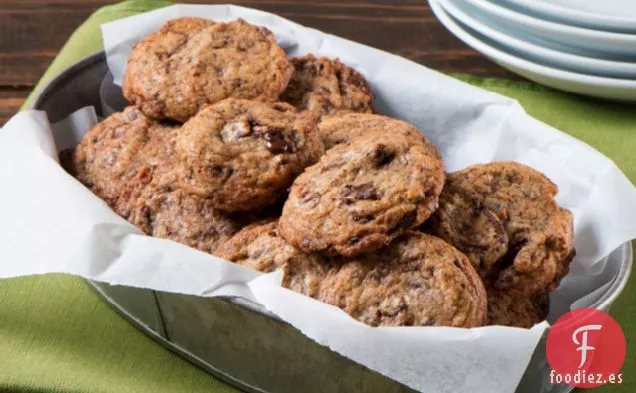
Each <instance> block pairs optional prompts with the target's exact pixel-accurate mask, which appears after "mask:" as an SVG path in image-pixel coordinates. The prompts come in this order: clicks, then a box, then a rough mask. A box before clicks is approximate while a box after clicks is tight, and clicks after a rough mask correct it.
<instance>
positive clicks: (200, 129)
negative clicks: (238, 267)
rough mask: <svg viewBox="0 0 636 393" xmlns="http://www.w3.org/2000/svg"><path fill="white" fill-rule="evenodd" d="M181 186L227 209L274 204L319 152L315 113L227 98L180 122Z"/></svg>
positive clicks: (320, 146)
mask: <svg viewBox="0 0 636 393" xmlns="http://www.w3.org/2000/svg"><path fill="white" fill-rule="evenodd" d="M177 151H178V153H179V155H180V156H181V160H182V163H183V165H184V167H185V179H184V181H183V184H184V187H185V188H186V189H187V190H189V191H190V192H193V193H196V194H198V195H201V196H204V197H206V198H210V199H211V201H212V203H213V205H214V206H215V207H216V208H218V209H221V210H225V211H230V212H231V211H249V210H256V209H260V208H263V207H265V206H267V205H270V204H272V203H274V202H275V201H276V200H277V199H278V198H279V197H280V196H281V195H282V194H283V193H284V192H285V191H286V190H287V188H288V187H289V185H290V184H291V183H292V181H293V180H294V178H295V177H296V176H297V175H298V174H299V173H300V172H302V170H303V169H304V168H305V167H306V166H308V165H311V164H313V163H314V162H316V161H317V160H318V158H319V157H320V156H321V155H322V154H323V152H324V147H323V145H322V142H321V141H320V138H319V136H318V130H317V128H316V124H315V121H314V118H313V116H312V114H311V113H309V112H301V113H298V112H296V111H295V110H294V109H293V107H291V106H290V105H288V104H284V103H263V102H258V101H248V100H236V99H228V100H224V101H221V102H219V103H218V104H215V105H211V106H209V107H207V108H205V109H204V110H202V111H201V112H199V113H198V114H197V115H196V116H195V117H193V118H192V119H190V120H189V121H188V122H187V123H186V124H184V125H183V127H182V128H181V131H180V134H179V140H178V142H177Z"/></svg>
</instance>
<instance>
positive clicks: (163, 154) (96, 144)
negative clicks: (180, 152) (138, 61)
mask: <svg viewBox="0 0 636 393" xmlns="http://www.w3.org/2000/svg"><path fill="white" fill-rule="evenodd" d="M176 131H177V128H176V127H175V126H172V125H166V124H162V123H159V122H157V121H155V120H152V119H149V118H148V117H146V116H145V115H144V114H143V113H141V111H139V109H137V108H135V107H128V108H126V109H125V110H124V111H123V112H118V113H115V114H113V115H111V116H109V117H108V118H106V119H105V120H104V121H102V122H101V123H99V124H97V125H96V126H95V127H93V128H92V129H91V130H89V131H88V132H87V133H86V135H84V137H83V138H82V141H81V142H80V144H79V145H78V146H77V147H76V148H75V150H74V151H73V155H72V158H71V160H70V161H71V162H70V163H68V164H67V167H72V170H73V172H74V173H73V175H74V176H75V177H76V178H77V179H78V180H80V181H81V182H82V183H83V184H84V185H86V186H87V187H88V188H90V189H91V191H93V192H94V193H95V194H96V195H97V196H99V197H100V198H102V199H103V200H104V201H106V202H107V203H108V204H109V205H111V207H113V206H115V205H116V204H118V203H119V201H121V200H123V199H127V198H128V197H129V195H130V193H131V192H132V191H131V186H132V184H138V183H139V182H142V183H144V184H145V183H149V182H151V181H152V179H153V178H155V179H158V178H159V177H161V176H162V175H163V174H165V172H167V171H169V170H171V169H172V166H171V165H168V164H167V162H168V161H169V160H171V159H172V154H173V151H172V150H173V149H172V150H171V147H170V146H173V145H174V143H171V142H170V141H174V135H175V133H176ZM135 187H137V186H135ZM122 215H124V216H125V214H122Z"/></svg>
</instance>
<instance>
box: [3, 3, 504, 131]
mask: <svg viewBox="0 0 636 393" xmlns="http://www.w3.org/2000/svg"><path fill="white" fill-rule="evenodd" d="M183 2H192V3H228V2H233V3H236V4H240V5H245V6H248V7H254V8H259V9H262V10H265V11H269V12H273V13H276V14H279V15H281V16H283V17H285V18H288V19H291V20H293V21H296V22H298V23H301V24H303V25H306V26H310V27H314V28H317V29H320V30H323V31H326V32H329V33H333V34H336V35H339V36H341V37H345V38H349V39H351V40H354V41H358V42H361V43H364V44H367V45H371V46H374V47H376V48H380V49H384V50H387V51H390V52H393V53H395V54H398V55H401V56H404V57H406V58H409V59H411V60H414V61H417V62H419V63H421V64H424V65H426V66H428V67H431V68H434V69H438V70H441V71H448V72H465V73H472V74H478V75H487V76H501V77H512V78H516V77H515V76H513V75H512V74H511V73H509V72H507V71H505V70H504V69H503V68H501V67H499V66H497V65H496V64H494V63H492V62H490V61H489V60H487V59H486V58H484V57H483V56H481V55H480V54H479V53H477V52H475V51H473V50H472V49H470V48H468V47H467V46H466V45H464V44H463V43H462V42H460V41H459V40H458V39H456V38H455V37H454V36H452V35H451V34H450V33H449V32H448V31H446V29H445V28H444V27H443V26H442V25H441V24H440V23H439V22H438V21H437V20H436V19H435V16H434V15H433V14H432V12H431V9H430V7H429V5H428V1H427V0H324V1H322V0H308V1H304V0H277V1H276V0H234V1H232V0H228V1H225V0H221V1H214V0H208V1H205V0H183ZM110 3H114V1H108V0H0V126H1V125H2V124H4V123H5V122H6V120H7V119H8V118H9V117H10V116H12V115H13V114H14V113H15V112H16V111H17V110H18V109H19V108H20V106H21V105H22V103H23V102H24V100H25V98H26V97H27V96H28V94H29V93H30V92H31V90H33V87H34V86H35V84H36V83H37V81H38V79H39V78H40V76H41V75H42V73H43V72H44V71H45V70H46V68H47V67H48V65H49V64H50V63H51V61H52V60H53V58H54V57H55V56H56V55H57V53H58V51H59V50H60V48H61V47H62V45H63V44H64V42H65V41H66V40H67V38H68V37H69V36H70V34H71V33H72V32H73V30H74V29H75V28H76V27H77V26H78V25H79V24H80V23H82V21H83V20H84V19H86V18H87V17H88V16H89V15H90V14H91V13H92V12H93V11H94V10H95V9H97V8H98V7H101V6H103V5H106V4H110Z"/></svg>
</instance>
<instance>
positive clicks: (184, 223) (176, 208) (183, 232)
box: [128, 188, 246, 254]
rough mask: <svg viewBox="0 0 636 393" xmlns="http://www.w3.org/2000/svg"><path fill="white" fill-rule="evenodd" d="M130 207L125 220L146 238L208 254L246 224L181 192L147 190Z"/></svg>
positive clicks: (208, 202)
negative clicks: (176, 243) (173, 242)
mask: <svg viewBox="0 0 636 393" xmlns="http://www.w3.org/2000/svg"><path fill="white" fill-rule="evenodd" d="M132 205H133V206H132V208H131V211H130V213H129V215H128V221H130V222H131V223H132V224H133V225H135V226H137V227H138V228H139V229H141V230H142V231H143V232H144V233H146V234H147V235H150V236H155V237H160V238H163V239H170V240H174V241H176V242H179V243H182V244H185V245H187V246H190V247H193V248H196V249H199V250H201V251H204V252H207V253H211V254H213V253H214V252H215V250H216V248H217V247H218V245H219V244H220V243H222V242H223V241H225V240H227V239H229V238H230V237H231V236H232V235H234V234H235V233H236V232H237V231H238V230H239V229H241V227H242V226H243V225H244V223H245V221H246V218H245V217H235V216H231V215H229V214H227V213H223V212H220V211H219V210H217V209H215V208H214V207H213V206H212V204H211V203H210V200H209V199H205V198H200V197H197V196H195V195H190V194H188V193H186V192H184V191H183V190H171V191H163V190H159V189H153V188H146V189H145V190H144V192H142V193H141V195H140V196H138V197H137V198H135V200H134V202H133V203H132Z"/></svg>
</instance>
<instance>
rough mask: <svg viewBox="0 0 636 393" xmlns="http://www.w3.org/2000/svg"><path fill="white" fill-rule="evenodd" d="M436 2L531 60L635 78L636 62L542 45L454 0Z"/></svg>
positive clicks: (476, 30) (610, 75) (453, 15)
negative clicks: (496, 25) (498, 26)
mask: <svg viewBox="0 0 636 393" xmlns="http://www.w3.org/2000/svg"><path fill="white" fill-rule="evenodd" d="M439 3H440V5H441V6H442V7H444V9H445V10H446V12H448V13H449V14H450V15H451V16H452V17H453V18H455V19H457V20H458V21H459V22H461V23H462V24H463V25H465V26H467V27H469V28H470V29H471V30H474V31H475V32H477V33H479V34H481V35H483V36H485V37H487V38H489V39H490V40H492V41H494V42H496V43H497V44H499V45H502V46H503V47H505V48H506V49H507V50H509V51H511V52H512V53H517V54H521V55H523V56H524V57H526V58H528V59H530V60H536V61H537V62H539V63H542V64H546V63H547V65H553V66H556V67H558V68H565V69H568V70H571V71H576V72H582V73H585V74H591V75H600V76H607V77H612V78H632V79H633V78H636V63H627V62H618V61H609V60H600V59H595V58H590V57H584V56H578V55H573V54H569V53H564V52H563V51H557V50H553V49H549V48H545V47H543V46H540V45H536V44H535V43H533V42H527V41H524V40H522V39H519V38H516V37H513V36H510V35H507V34H505V33H503V32H500V31H499V30H496V29H494V28H491V27H490V26H488V25H486V24H484V23H482V22H481V21H480V20H478V19H476V18H473V17H472V16H471V15H470V14H469V13H467V12H464V11H463V10H462V9H460V8H459V7H458V6H457V5H456V0H439ZM531 41H534V42H538V41H536V40H531Z"/></svg>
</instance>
